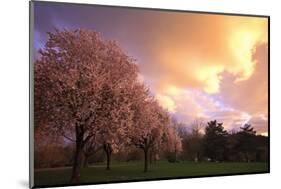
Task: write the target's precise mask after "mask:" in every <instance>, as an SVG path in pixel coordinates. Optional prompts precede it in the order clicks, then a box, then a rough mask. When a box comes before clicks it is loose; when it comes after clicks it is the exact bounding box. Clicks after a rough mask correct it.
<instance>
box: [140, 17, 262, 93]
mask: <svg viewBox="0 0 281 189" xmlns="http://www.w3.org/2000/svg"><path fill="white" fill-rule="evenodd" d="M169 16H171V15H169ZM163 20H165V24H166V25H167V28H166V29H165V30H163V31H162V30H161V32H159V31H157V32H158V35H153V38H151V39H150V40H151V42H150V43H149V46H150V48H149V49H152V50H151V51H153V53H148V55H150V54H152V55H153V57H150V58H149V59H150V62H145V63H143V64H141V65H140V66H141V69H142V70H143V71H144V73H147V76H148V77H151V78H155V77H158V78H157V82H156V84H157V85H158V87H159V88H163V85H166V84H168V85H175V86H177V87H180V88H185V87H191V88H198V89H202V90H204V91H205V92H207V93H210V94H212V93H218V92H219V91H220V83H221V80H222V75H221V74H222V73H224V72H227V73H230V74H231V75H233V76H234V78H235V81H236V82H239V81H243V80H247V79H248V78H249V77H250V76H251V75H252V74H253V72H254V69H255V61H254V60H253V59H252V51H253V50H254V48H255V45H256V44H257V43H260V42H265V41H266V40H267V21H266V19H263V18H251V17H234V16H217V15H198V14H175V15H172V17H169V18H168V17H164V18H163ZM161 23H162V24H163V21H160V25H161ZM155 27H157V25H156V26H155ZM150 35H152V34H148V36H147V37H148V38H149V36H150ZM150 64H153V66H151V65H150ZM154 67H156V69H157V70H156V69H155V70H154V69H153V68H154ZM151 69H152V71H151ZM148 70H149V71H148Z"/></svg>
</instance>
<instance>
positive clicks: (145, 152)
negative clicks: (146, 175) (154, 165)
mask: <svg viewBox="0 0 281 189" xmlns="http://www.w3.org/2000/svg"><path fill="white" fill-rule="evenodd" d="M143 151H144V172H147V170H148V149H146V148H145V149H144V150H143Z"/></svg>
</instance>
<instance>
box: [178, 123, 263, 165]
mask: <svg viewBox="0 0 281 189" xmlns="http://www.w3.org/2000/svg"><path fill="white" fill-rule="evenodd" d="M203 133H204V134H203ZM180 136H181V137H182V139H183V140H182V145H183V152H182V154H181V159H182V160H190V161H196V162H198V161H214V162H222V161H232V162H234V161H239V162H256V161H264V162H265V161H268V137H266V136H262V135H257V134H256V131H255V130H254V128H253V127H252V126H251V125H250V124H245V125H244V126H242V127H240V130H239V131H236V132H234V131H232V132H227V131H226V130H225V129H224V127H223V123H218V122H217V121H216V120H214V121H210V122H208V123H207V124H206V127H205V129H204V132H200V131H199V130H198V127H195V128H194V127H193V129H192V131H191V132H188V131H185V132H181V135H180Z"/></svg>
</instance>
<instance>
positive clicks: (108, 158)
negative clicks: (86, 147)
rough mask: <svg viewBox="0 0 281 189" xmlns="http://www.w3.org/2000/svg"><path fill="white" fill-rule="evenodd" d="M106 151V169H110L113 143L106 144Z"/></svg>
mask: <svg viewBox="0 0 281 189" xmlns="http://www.w3.org/2000/svg"><path fill="white" fill-rule="evenodd" d="M104 151H105V154H106V170H110V163H111V154H112V147H111V144H104Z"/></svg>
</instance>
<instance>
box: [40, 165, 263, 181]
mask: <svg viewBox="0 0 281 189" xmlns="http://www.w3.org/2000/svg"><path fill="white" fill-rule="evenodd" d="M260 172H268V166H267V163H214V162H204V163H194V162H181V163H168V162H164V161H161V162H157V163H155V164H152V165H151V166H150V169H149V171H148V172H147V173H144V172H143V162H129V163H123V162H122V163H120V162H115V163H113V164H112V168H111V170H110V171H106V170H105V167H104V165H95V166H91V167H88V168H84V169H82V172H81V183H101V182H104V183H106V182H111V181H122V180H124V181H128V180H144V179H157V178H171V177H194V176H211V175H220V174H237V173H260ZM70 175H71V168H67V167H66V168H55V169H44V170H36V171H35V185H36V186H44V185H67V184H70V183H69V179H70Z"/></svg>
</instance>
